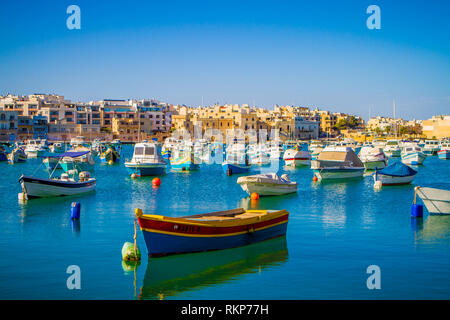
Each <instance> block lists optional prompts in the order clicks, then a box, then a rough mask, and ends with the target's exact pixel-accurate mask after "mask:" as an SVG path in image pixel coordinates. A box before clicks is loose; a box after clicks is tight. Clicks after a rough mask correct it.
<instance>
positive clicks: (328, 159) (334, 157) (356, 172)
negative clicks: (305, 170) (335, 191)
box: [311, 146, 365, 180]
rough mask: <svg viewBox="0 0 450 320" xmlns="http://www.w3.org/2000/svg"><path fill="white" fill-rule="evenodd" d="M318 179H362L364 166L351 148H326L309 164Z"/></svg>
mask: <svg viewBox="0 0 450 320" xmlns="http://www.w3.org/2000/svg"><path fill="white" fill-rule="evenodd" d="M311 169H313V170H314V174H315V175H316V177H317V178H318V179H322V180H328V179H349V178H362V176H363V174H364V170H365V168H364V164H363V163H362V162H361V160H360V159H359V158H358V156H357V155H356V153H355V152H354V151H353V149H352V148H351V147H340V146H328V147H326V148H325V149H323V151H322V152H321V153H320V154H319V155H318V156H317V159H316V160H313V161H312V162H311Z"/></svg>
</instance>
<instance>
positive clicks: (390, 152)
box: [383, 140, 402, 158]
mask: <svg viewBox="0 0 450 320" xmlns="http://www.w3.org/2000/svg"><path fill="white" fill-rule="evenodd" d="M383 151H384V154H385V155H386V156H387V157H389V158H390V157H400V155H401V153H402V150H401V148H400V145H399V143H398V140H388V141H387V142H386V146H385V147H384V148H383Z"/></svg>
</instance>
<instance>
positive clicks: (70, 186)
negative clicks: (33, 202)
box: [19, 171, 96, 199]
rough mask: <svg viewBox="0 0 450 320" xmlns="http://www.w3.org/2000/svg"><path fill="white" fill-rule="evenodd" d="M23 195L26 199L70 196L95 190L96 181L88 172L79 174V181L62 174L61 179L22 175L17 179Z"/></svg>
mask: <svg viewBox="0 0 450 320" xmlns="http://www.w3.org/2000/svg"><path fill="white" fill-rule="evenodd" d="M19 182H20V184H21V185H22V190H23V193H24V194H25V196H26V198H27V199H32V198H45V197H59V196H71V195H77V194H82V193H87V192H91V191H93V190H95V185H96V179H95V178H91V177H90V175H89V172H85V171H83V172H80V174H79V180H78V181H76V180H75V179H74V177H69V175H68V174H67V173H63V174H62V175H61V177H60V178H59V179H58V178H53V179H52V178H50V179H42V178H37V177H31V176H24V175H22V176H21V177H20V178H19Z"/></svg>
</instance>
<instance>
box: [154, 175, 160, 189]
mask: <svg viewBox="0 0 450 320" xmlns="http://www.w3.org/2000/svg"><path fill="white" fill-rule="evenodd" d="M152 185H154V186H155V187H159V186H160V185H161V179H160V178H158V177H156V178H153V180H152Z"/></svg>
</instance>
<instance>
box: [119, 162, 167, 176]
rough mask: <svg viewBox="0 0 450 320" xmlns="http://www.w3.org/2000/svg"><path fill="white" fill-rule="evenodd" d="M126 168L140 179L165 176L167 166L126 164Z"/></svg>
mask: <svg viewBox="0 0 450 320" xmlns="http://www.w3.org/2000/svg"><path fill="white" fill-rule="evenodd" d="M125 167H126V168H127V170H128V172H129V173H130V174H133V173H134V174H136V175H137V176H138V177H145V176H160V175H163V174H164V173H165V171H166V169H165V167H166V166H165V165H160V164H159V165H154V164H145V163H142V164H135V165H132V164H129V163H125Z"/></svg>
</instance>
